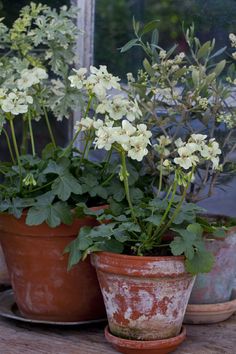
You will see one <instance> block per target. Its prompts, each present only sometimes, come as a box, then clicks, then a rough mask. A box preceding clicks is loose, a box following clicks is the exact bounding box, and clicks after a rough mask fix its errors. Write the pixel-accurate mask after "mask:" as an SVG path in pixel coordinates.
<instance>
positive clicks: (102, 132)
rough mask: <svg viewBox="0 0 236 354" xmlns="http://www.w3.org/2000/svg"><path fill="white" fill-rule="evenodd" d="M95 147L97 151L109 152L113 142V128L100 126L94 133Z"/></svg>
mask: <svg viewBox="0 0 236 354" xmlns="http://www.w3.org/2000/svg"><path fill="white" fill-rule="evenodd" d="M96 136H97V137H96V139H95V147H96V148H98V149H105V150H107V151H109V150H111V146H112V144H113V143H114V142H115V135H114V128H113V127H106V126H102V127H100V128H98V130H97V131H96Z"/></svg>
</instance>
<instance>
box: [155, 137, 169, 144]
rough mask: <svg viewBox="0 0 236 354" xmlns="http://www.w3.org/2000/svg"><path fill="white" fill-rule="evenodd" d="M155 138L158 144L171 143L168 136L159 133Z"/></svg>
mask: <svg viewBox="0 0 236 354" xmlns="http://www.w3.org/2000/svg"><path fill="white" fill-rule="evenodd" d="M157 140H158V143H159V145H160V146H168V145H170V144H171V139H170V138H169V136H165V135H161V136H160V137H159V138H158V139H157Z"/></svg>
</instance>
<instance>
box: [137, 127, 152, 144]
mask: <svg viewBox="0 0 236 354" xmlns="http://www.w3.org/2000/svg"><path fill="white" fill-rule="evenodd" d="M137 130H138V133H139V135H140V136H142V137H143V138H144V139H146V140H147V141H148V143H150V141H149V139H150V138H151V136H152V133H151V132H150V131H149V130H147V126H146V124H138V125H137Z"/></svg>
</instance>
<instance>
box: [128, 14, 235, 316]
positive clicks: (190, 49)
mask: <svg viewBox="0 0 236 354" xmlns="http://www.w3.org/2000/svg"><path fill="white" fill-rule="evenodd" d="M156 26H157V22H156V21H153V22H152V23H149V24H147V25H146V26H144V27H141V26H140V23H138V22H135V21H134V32H135V38H134V39H133V40H131V41H130V42H129V43H127V44H126V45H125V46H124V47H123V48H122V51H123V52H125V51H127V50H129V49H130V48H131V47H133V46H139V47H141V48H142V49H143V50H144V53H145V59H144V61H143V69H142V70H140V71H139V73H138V76H137V78H136V79H135V78H134V77H133V76H132V75H129V88H128V90H127V91H128V93H130V94H131V95H134V96H137V97H138V104H139V107H140V109H141V110H142V113H143V117H144V121H145V122H146V124H147V125H148V127H149V129H151V130H152V132H153V135H154V137H155V138H156V139H157V141H159V143H158V148H157V151H155V150H153V153H152V154H149V155H148V156H147V157H146V158H145V159H144V163H143V173H144V174H146V175H149V176H150V182H149V184H150V185H151V184H152V183H153V182H152V181H154V182H155V181H159V186H160V190H162V188H163V187H164V186H165V183H167V184H168V183H169V182H168V180H169V179H171V178H173V177H172V175H171V172H170V173H168V172H166V171H165V170H164V169H163V167H162V168H159V169H156V163H157V162H158V161H160V162H162V161H164V159H165V158H166V157H168V156H169V150H170V148H171V147H173V146H174V145H178V146H182V147H184V146H185V142H184V141H185V140H186V138H187V137H188V136H190V135H191V134H193V133H195V134H199V133H200V134H203V135H208V136H209V137H210V139H212V145H211V151H214V150H217V149H218V148H220V150H221V151H222V155H221V157H220V166H219V167H220V168H218V169H215V170H214V171H213V170H212V169H211V167H210V164H209V162H208V161H205V162H204V163H202V164H199V165H198V166H197V168H196V178H195V179H194V180H193V181H192V182H191V184H190V187H189V189H188V191H187V194H186V199H187V200H188V201H190V202H193V203H197V204H198V205H201V206H206V205H208V206H209V205H210V203H208V204H205V203H204V201H206V200H207V199H208V198H210V197H211V196H212V195H213V193H214V191H215V189H216V187H217V186H218V185H219V184H222V183H225V181H226V183H227V180H228V179H230V178H232V177H233V176H234V172H235V163H234V162H233V160H232V154H233V153H235V149H236V145H235V138H234V133H235V105H234V104H233V101H234V98H235V97H234V96H235V82H236V81H235V64H234V62H233V60H235V53H231V54H230V52H228V53H227V56H228V61H226V60H225V59H224V58H223V57H222V56H223V54H224V52H226V49H227V47H224V48H221V49H219V50H217V51H215V50H214V48H215V41H214V39H213V40H212V41H207V42H206V43H203V44H202V43H200V41H199V39H198V38H197V37H196V36H195V34H194V26H191V27H190V28H189V29H188V30H187V31H186V32H185V47H186V53H184V52H180V51H179V50H178V47H177V46H174V47H172V48H171V49H170V50H165V49H163V48H161V47H160V46H159V43H158V32H157V29H156ZM150 31H153V33H152V40H151V42H147V41H146V40H143V36H145V35H146V34H147V33H148V32H150ZM235 38H236V37H235V35H234V34H230V40H231V44H232V47H233V48H235V45H236V44H235V43H236V39H235ZM219 58H220V59H219ZM215 138H216V139H217V141H218V142H219V146H218V145H217V144H215V142H214V139H215ZM208 152H210V150H209V151H208ZM218 162H219V157H217V158H216V160H215V163H217V164H218ZM161 165H162V164H160V166H161ZM213 207H214V209H215V211H214V209H213V208H210V209H208V210H206V211H205V214H201V215H199V220H198V221H199V222H200V223H201V225H202V227H203V228H204V233H205V239H206V247H207V249H209V250H210V251H212V252H213V253H214V254H215V265H214V268H213V270H212V272H211V273H209V274H207V275H206V274H204V275H199V276H198V277H197V281H196V282H195V286H194V288H193V292H192V296H191V297H190V303H192V302H194V304H208V305H209V304H214V303H225V304H224V306H223V305H221V307H222V308H221V310H220V311H221V312H222V315H223V317H218V319H220V318H222V319H225V318H226V317H227V316H230V315H231V314H232V313H233V312H234V309H235V303H234V302H232V301H231V299H230V297H231V293H232V288H233V280H234V277H235V270H236V260H235V257H232V254H234V253H235V250H236V234H235V220H234V218H230V217H226V216H227V215H218V214H219V213H218V211H217V207H218V205H217V203H215V204H214V202H213ZM218 210H219V209H218ZM209 214H211V215H210V216H214V217H211V218H209ZM214 214H216V215H214ZM225 214H227V213H226V212H225ZM219 229H220V231H219ZM223 239H224V240H223ZM216 273H217V274H216ZM214 274H215V275H214ZM222 279H224V281H222ZM203 284H204V285H203ZM200 294H201V296H199V297H198V295H200ZM201 309H202V311H203V312H204V311H205V310H206V306H202V307H201V306H200V307H198V308H197V307H196V308H195V310H194V311H195V314H196V315H197V316H199V313H200V312H201ZM226 309H228V310H227V311H226ZM199 311H200V312H199ZM207 311H209V306H208V307H207ZM217 312H218V311H216V310H215V307H214V306H212V316H213V317H212V320H213V321H215V320H216V318H215V315H214V314H215V313H217ZM209 316H210V315H209V312H208V321H211V318H210V317H209ZM204 318H206V317H204ZM198 319H199V317H198ZM204 321H205V319H204Z"/></svg>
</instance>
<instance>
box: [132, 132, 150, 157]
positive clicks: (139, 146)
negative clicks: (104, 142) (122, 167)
mask: <svg viewBox="0 0 236 354" xmlns="http://www.w3.org/2000/svg"><path fill="white" fill-rule="evenodd" d="M130 145H131V148H130V149H129V150H128V156H129V157H130V158H131V159H132V160H137V161H142V159H143V158H144V156H145V155H147V153H148V150H147V141H146V140H145V139H143V137H142V136H133V137H131V138H130Z"/></svg>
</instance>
